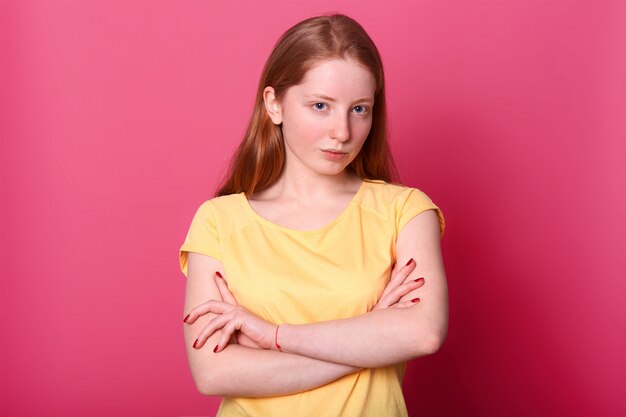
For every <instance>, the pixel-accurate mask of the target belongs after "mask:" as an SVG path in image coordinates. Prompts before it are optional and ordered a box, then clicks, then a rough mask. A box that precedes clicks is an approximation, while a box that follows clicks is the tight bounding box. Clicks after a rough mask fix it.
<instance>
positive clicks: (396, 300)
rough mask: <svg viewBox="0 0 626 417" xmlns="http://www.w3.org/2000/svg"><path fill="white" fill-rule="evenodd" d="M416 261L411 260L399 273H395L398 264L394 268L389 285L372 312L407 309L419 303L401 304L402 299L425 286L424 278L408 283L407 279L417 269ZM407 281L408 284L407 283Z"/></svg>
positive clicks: (406, 302) (404, 302)
mask: <svg viewBox="0 0 626 417" xmlns="http://www.w3.org/2000/svg"><path fill="white" fill-rule="evenodd" d="M416 265H417V264H416V263H415V260H414V259H413V258H411V260H410V261H409V262H408V264H407V265H404V266H403V267H402V268H400V270H399V271H397V272H395V269H396V267H397V264H396V265H395V266H394V268H393V270H392V271H391V279H390V280H389V283H388V284H387V286H386V287H385V290H384V291H383V293H382V295H381V296H380V299H379V300H378V302H377V303H376V305H375V306H374V307H373V308H372V310H380V309H383V308H396V307H397V308H405V307H410V306H412V305H414V304H415V303H419V298H418V299H417V300H418V301H416V302H413V301H412V300H407V301H402V302H400V298H402V297H403V296H404V295H406V294H408V293H410V292H411V291H413V290H414V289H416V288H419V287H421V286H422V285H424V278H423V277H422V278H418V279H417V280H415V279H412V280H410V281H406V279H407V277H408V276H409V274H410V273H411V272H413V270H414V269H415V266H416ZM405 281H406V282H405Z"/></svg>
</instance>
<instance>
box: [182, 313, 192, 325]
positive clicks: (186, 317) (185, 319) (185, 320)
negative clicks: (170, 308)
mask: <svg viewBox="0 0 626 417" xmlns="http://www.w3.org/2000/svg"><path fill="white" fill-rule="evenodd" d="M189 316H191V313H189V314H187V316H185V318H184V319H183V321H184V322H185V323H187V319H188V318H189Z"/></svg>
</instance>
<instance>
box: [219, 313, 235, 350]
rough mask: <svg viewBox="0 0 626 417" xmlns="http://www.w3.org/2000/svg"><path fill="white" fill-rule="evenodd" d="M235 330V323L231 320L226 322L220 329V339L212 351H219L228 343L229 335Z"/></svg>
mask: <svg viewBox="0 0 626 417" xmlns="http://www.w3.org/2000/svg"><path fill="white" fill-rule="evenodd" d="M235 330H236V329H235V323H234V322H233V321H229V322H228V324H226V326H224V328H223V329H222V337H220V341H219V342H218V344H217V345H216V346H215V347H214V348H213V352H221V351H222V350H223V349H224V348H225V347H226V345H227V344H228V339H229V338H230V335H231V334H234V333H235Z"/></svg>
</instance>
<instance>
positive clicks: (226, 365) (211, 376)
mask: <svg viewBox="0 0 626 417" xmlns="http://www.w3.org/2000/svg"><path fill="white" fill-rule="evenodd" d="M206 348H208V346H207V347H206ZM210 354H211V355H216V356H217V355H219V358H217V357H215V358H213V359H212V360H211V362H212V363H210V364H209V365H208V366H207V369H206V372H205V374H206V378H205V381H206V383H205V392H204V394H206V395H215V396H236V397H269V396H275V395H287V394H293V393H296V392H301V391H307V390H310V389H313V388H317V387H319V386H321V385H325V384H327V383H329V382H332V381H335V380H336V379H339V378H341V377H342V376H345V375H348V374H351V373H354V372H356V371H359V370H361V369H362V368H361V367H353V366H350V365H343V364H340V363H333V362H327V361H323V360H319V359H314V358H310V357H306V356H301V355H297V354H290V353H281V352H277V351H272V350H266V349H254V348H249V347H246V346H241V345H238V344H230V345H228V346H226V348H224V350H222V351H220V352H218V353H213V352H211V353H210ZM209 368H210V369H209Z"/></svg>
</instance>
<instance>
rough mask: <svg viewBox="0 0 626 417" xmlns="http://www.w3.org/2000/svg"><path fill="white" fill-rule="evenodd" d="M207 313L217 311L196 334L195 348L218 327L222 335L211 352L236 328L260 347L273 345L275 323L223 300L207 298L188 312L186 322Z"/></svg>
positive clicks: (221, 347) (201, 344)
mask: <svg viewBox="0 0 626 417" xmlns="http://www.w3.org/2000/svg"><path fill="white" fill-rule="evenodd" d="M207 313H217V314H219V315H218V316H216V317H215V318H213V320H211V321H210V322H209V324H208V325H207V326H206V327H205V328H204V329H202V331H201V332H200V335H199V336H198V342H197V343H196V349H200V348H201V347H202V346H204V343H205V342H206V340H207V339H208V338H209V337H210V336H211V335H212V334H213V333H215V332H216V331H217V330H219V329H222V337H221V338H220V341H219V343H218V344H217V346H215V348H214V349H213V352H220V351H222V350H223V349H224V348H225V347H226V345H227V344H228V341H229V339H230V337H231V336H232V335H233V334H234V333H235V331H237V330H239V331H240V332H242V333H243V334H245V335H246V336H247V337H249V338H250V339H251V340H252V341H253V342H254V343H256V345H257V346H259V347H261V348H262V349H272V348H273V347H274V331H275V330H276V325H275V324H272V323H269V322H267V321H265V320H263V319H262V318H260V317H259V316H257V315H256V314H254V313H252V312H251V311H250V310H248V309H247V308H245V307H242V306H240V305H233V304H229V303H226V302H223V301H217V300H209V301H207V302H206V303H202V304H200V305H199V306H197V307H194V308H193V309H192V310H191V311H190V312H189V318H188V319H187V323H193V322H194V321H196V319H197V318H198V317H200V316H201V315H203V314H207Z"/></svg>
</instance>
